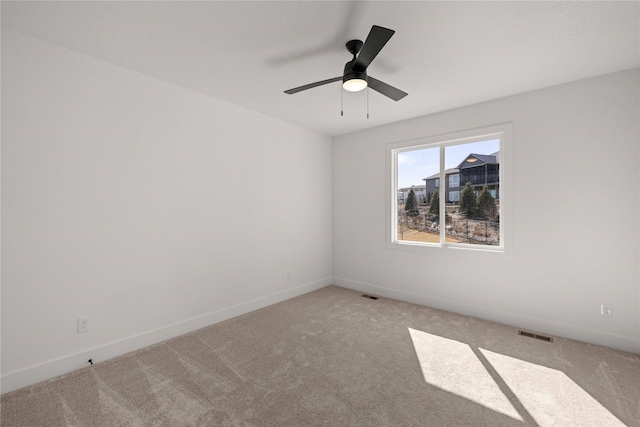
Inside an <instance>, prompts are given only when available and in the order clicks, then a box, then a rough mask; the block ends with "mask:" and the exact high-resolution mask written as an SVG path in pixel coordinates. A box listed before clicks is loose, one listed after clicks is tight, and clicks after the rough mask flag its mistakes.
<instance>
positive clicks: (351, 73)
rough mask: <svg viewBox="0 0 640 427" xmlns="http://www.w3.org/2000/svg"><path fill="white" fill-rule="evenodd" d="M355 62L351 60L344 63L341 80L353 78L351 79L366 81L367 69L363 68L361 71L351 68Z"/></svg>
mask: <svg viewBox="0 0 640 427" xmlns="http://www.w3.org/2000/svg"><path fill="white" fill-rule="evenodd" d="M355 63H356V60H355V59H354V60H352V61H349V62H347V63H346V64H345V65H344V73H343V75H342V82H343V83H344V82H346V81H349V80H353V79H362V80H364V81H367V82H368V80H367V70H363V71H356V70H354V69H353V65H354V64H355Z"/></svg>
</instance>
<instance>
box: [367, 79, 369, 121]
mask: <svg viewBox="0 0 640 427" xmlns="http://www.w3.org/2000/svg"><path fill="white" fill-rule="evenodd" d="M368 118H369V86H368V85H367V119H368Z"/></svg>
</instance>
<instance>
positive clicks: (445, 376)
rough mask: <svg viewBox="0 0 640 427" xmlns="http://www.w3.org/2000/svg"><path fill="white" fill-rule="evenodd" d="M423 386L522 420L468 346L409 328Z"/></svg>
mask: <svg viewBox="0 0 640 427" xmlns="http://www.w3.org/2000/svg"><path fill="white" fill-rule="evenodd" d="M409 333H410V334H411V340H412V341H413V346H414V347H415V350H416V355H417V356H418V361H419V362H420V367H421V368H422V374H423V376H424V379H425V381H426V382H427V383H429V384H431V385H433V386H435V387H438V388H440V389H442V390H445V391H448V392H449V393H453V394H456V395H458V396H461V397H463V398H465V399H468V400H471V401H473V402H476V403H478V404H480V405H482V406H485V407H487V408H489V409H492V410H494V411H497V412H500V413H501V414H504V415H507V416H509V417H511V418H513V419H515V420H518V421H524V420H523V419H522V417H521V416H520V414H518V411H517V410H516V409H515V408H514V407H513V405H512V404H511V402H509V399H508V398H507V397H506V396H505V395H504V393H502V391H501V390H500V387H499V386H498V385H497V384H496V382H495V381H494V380H493V378H492V377H491V375H490V374H489V372H488V371H487V370H486V368H485V367H484V366H483V364H482V362H481V361H480V360H478V358H477V356H476V355H475V353H474V352H473V351H472V350H471V348H470V347H469V345H467V344H465V343H462V342H459V341H455V340H452V339H448V338H443V337H439V336H437V335H432V334H429V333H426V332H421V331H418V330H415V329H411V328H409Z"/></svg>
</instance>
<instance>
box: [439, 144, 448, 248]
mask: <svg viewBox="0 0 640 427" xmlns="http://www.w3.org/2000/svg"><path fill="white" fill-rule="evenodd" d="M444 172H445V171H444V146H440V190H439V193H440V200H438V201H439V202H440V207H439V211H440V215H439V216H440V218H439V221H440V227H439V229H440V245H441V246H442V245H444V244H445V240H446V239H445V235H446V228H445V227H446V224H445V220H446V212H445V206H446V205H445V201H446V197H447V182H446V175H445V173H444Z"/></svg>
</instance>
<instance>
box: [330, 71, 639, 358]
mask: <svg viewBox="0 0 640 427" xmlns="http://www.w3.org/2000/svg"><path fill="white" fill-rule="evenodd" d="M639 77H640V75H639V70H638V69H634V70H629V71H626V72H620V73H615V74H610V75H604V76H601V77H597V78H592V79H588V80H583V81H578V82H573V83H568V84H565V85H561V86H557V87H552V88H548V89H544V90H538V91H535V92H529V93H525V94H521V95H517V96H513V97H509V98H504V99H499V100H495V101H491V102H487V103H482V104H478V105H472V106H469V107H465V108H461V109H457V110H452V111H447V112H443V113H441V114H435V115H431V116H426V117H420V118H416V119H412V120H408V121H405V122H400V123H396V124H391V125H388V126H384V127H381V128H377V129H373V130H369V131H363V132H358V133H354V134H350V135H345V136H342V137H338V138H335V139H334V142H333V207H334V208H333V275H334V282H335V283H336V284H339V285H342V286H346V287H351V288H354V289H359V290H362V291H366V292H371V293H377V294H381V295H387V296H390V297H395V298H400V299H405V300H408V301H414V302H419V303H424V304H427V305H431V306H434V307H439V308H443V309H448V310H452V311H455V312H459V313H463V314H469V315H475V316H479V317H482V318H486V319H492V320H496V321H500V322H504V323H507V324H512V325H515V326H519V327H524V328H530V329H533V330H536V331H541V332H546V333H550V334H555V335H559V336H565V337H569V338H575V339H579V340H583V341H587V342H592V343H596V344H604V345H609V346H612V347H616V348H619V349H624V350H628V351H634V352H638V353H640V339H639V333H640V315H639V313H640V289H639V287H640V286H639V283H640V281H639V274H640V271H639V264H640V263H639V259H640V254H639V249H638V248H639V237H640V234H639V212H638V205H639V195H640V191H639V189H640V184H639V173H638V170H639V166H640V161H639V159H640V153H639V149H638V147H639V145H640V144H639V129H638V117H639V115H640V111H639V99H640V91H639ZM506 122H511V123H512V124H513V134H514V142H513V147H512V157H513V159H512V160H513V165H512V168H513V177H512V179H513V200H512V201H511V203H512V205H511V208H512V211H513V214H512V216H511V217H510V218H503V219H502V220H503V221H511V223H510V224H509V226H510V229H511V230H513V235H512V242H511V247H510V248H509V249H510V252H511V255H501V254H492V253H478V252H473V251H461V250H453V249H441V248H434V249H432V250H428V251H426V252H424V251H423V252H416V251H409V250H398V249H391V248H387V247H386V234H385V233H386V221H387V215H386V214H387V211H388V208H387V197H386V195H385V188H387V181H388V179H389V177H388V176H387V173H386V170H387V168H386V167H385V166H386V164H385V162H386V145H387V144H389V143H395V142H399V141H404V140H412V139H417V138H421V137H430V136H435V135H442V134H446V133H451V132H458V131H464V130H468V129H474V128H481V127H484V126H488V125H493V124H499V123H506ZM362 159H366V161H362ZM505 161H506V160H503V162H502V163H504V162H505ZM503 166H504V164H502V165H501V167H503ZM593 171H598V173H597V174H596V175H592V173H593ZM362 189H368V190H367V191H362ZM506 202H507V201H503V203H506ZM353 206H357V207H358V209H353ZM418 265H420V266H421V268H416V266H418ZM470 272H473V274H470ZM472 277H473V279H471V278H472ZM601 303H606V304H611V305H613V313H614V314H613V317H612V318H604V317H602V316H600V304H601Z"/></svg>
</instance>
